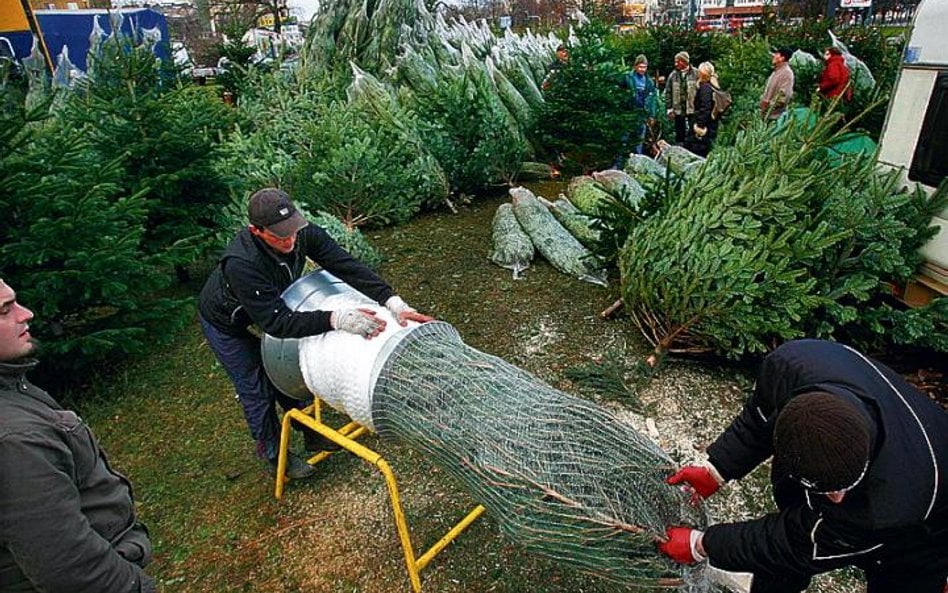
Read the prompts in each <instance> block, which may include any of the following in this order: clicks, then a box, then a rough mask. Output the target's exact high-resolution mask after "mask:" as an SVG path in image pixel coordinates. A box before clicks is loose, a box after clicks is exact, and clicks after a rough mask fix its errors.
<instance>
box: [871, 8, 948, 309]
mask: <svg viewBox="0 0 948 593" xmlns="http://www.w3.org/2000/svg"><path fill="white" fill-rule="evenodd" d="M946 25H948V0H923V1H922V2H921V4H919V6H918V8H917V9H916V12H915V18H914V19H913V23H912V28H911V29H910V37H909V41H908V44H907V45H906V47H905V51H904V53H903V56H902V64H901V67H900V68H899V74H898V78H897V79H896V84H895V90H894V92H893V95H892V100H891V101H890V102H889V110H888V113H887V114H886V119H885V126H884V127H883V129H882V137H881V138H880V140H879V157H878V159H879V162H880V163H883V164H885V165H889V166H892V167H897V168H899V169H901V170H902V172H903V173H902V174H903V176H904V179H903V181H904V182H905V184H906V185H909V186H912V185H914V184H916V183H917V184H919V185H921V186H922V187H923V188H925V190H926V191H928V192H933V191H935V188H937V187H938V184H939V183H941V182H942V180H943V179H945V177H946V176H948V32H946ZM932 224H933V225H934V226H938V227H939V228H940V230H939V232H938V234H937V235H936V236H935V237H933V238H932V239H931V240H930V241H929V242H928V243H927V244H926V245H925V246H924V247H923V248H922V250H921V253H922V255H923V256H924V257H925V263H924V264H923V266H922V268H921V270H920V273H919V274H918V276H917V277H916V278H915V280H914V281H912V282H910V283H909V284H908V285H907V286H904V287H896V295H897V296H899V297H900V298H901V299H902V300H903V301H905V302H906V303H908V304H909V305H913V306H917V305H923V304H925V303H927V302H929V301H931V300H932V299H933V298H937V297H939V296H945V295H948V208H946V209H945V210H943V211H941V212H940V213H939V214H938V215H936V216H935V218H934V219H933V220H932Z"/></svg>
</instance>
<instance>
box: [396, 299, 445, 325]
mask: <svg viewBox="0 0 948 593" xmlns="http://www.w3.org/2000/svg"><path fill="white" fill-rule="evenodd" d="M385 308H386V309H388V311H389V313H391V314H392V316H393V317H394V318H395V319H396V320H397V321H398V324H399V325H402V326H405V325H408V322H409V321H417V322H418V323H425V322H427V321H433V320H434V317H429V316H428V315H422V314H421V313H419V312H418V311H416V310H415V309H414V308H412V307H409V306H408V303H406V302H405V301H403V300H402V297H400V296H397V295H396V296H391V297H389V299H388V300H387V301H385Z"/></svg>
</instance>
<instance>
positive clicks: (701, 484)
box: [665, 465, 724, 498]
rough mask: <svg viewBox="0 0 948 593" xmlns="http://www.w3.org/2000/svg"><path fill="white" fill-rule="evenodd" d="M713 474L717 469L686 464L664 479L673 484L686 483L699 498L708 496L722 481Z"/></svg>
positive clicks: (718, 476)
mask: <svg viewBox="0 0 948 593" xmlns="http://www.w3.org/2000/svg"><path fill="white" fill-rule="evenodd" d="M715 474H717V471H716V470H715V469H713V468H710V467H701V466H698V465H688V466H685V467H683V468H681V469H680V470H678V472H677V473H675V474H674V475H673V476H671V477H670V478H668V479H667V480H665V481H666V482H668V483H669V484H671V485H673V486H675V485H678V484H685V485H688V486H690V487H691V488H693V489H694V491H695V494H697V495H698V496H700V497H701V498H708V497H709V496H711V495H712V494H714V493H715V492H717V491H718V489H719V488H720V487H721V484H723V483H724V480H723V479H721V476H720V475H715Z"/></svg>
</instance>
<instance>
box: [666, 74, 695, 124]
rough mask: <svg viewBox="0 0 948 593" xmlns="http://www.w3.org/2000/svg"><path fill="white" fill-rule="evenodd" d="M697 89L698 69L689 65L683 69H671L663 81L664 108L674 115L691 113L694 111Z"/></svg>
mask: <svg viewBox="0 0 948 593" xmlns="http://www.w3.org/2000/svg"><path fill="white" fill-rule="evenodd" d="M697 91H698V71H697V70H696V69H694V68H692V67H691V66H688V67H687V68H685V69H684V70H678V69H677V68H676V69H675V70H672V72H671V74H669V75H668V79H667V80H666V81H665V109H671V110H673V111H674V112H675V115H691V114H692V113H694V112H695V93H696V92H697Z"/></svg>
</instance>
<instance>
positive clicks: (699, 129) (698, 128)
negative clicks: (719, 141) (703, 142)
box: [693, 124, 708, 138]
mask: <svg viewBox="0 0 948 593" xmlns="http://www.w3.org/2000/svg"><path fill="white" fill-rule="evenodd" d="M693 129H694V131H695V137H697V138H704V135H705V134H707V133H708V128H702V127H701V126H699V125H698V124H695V125H694V126H693Z"/></svg>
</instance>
